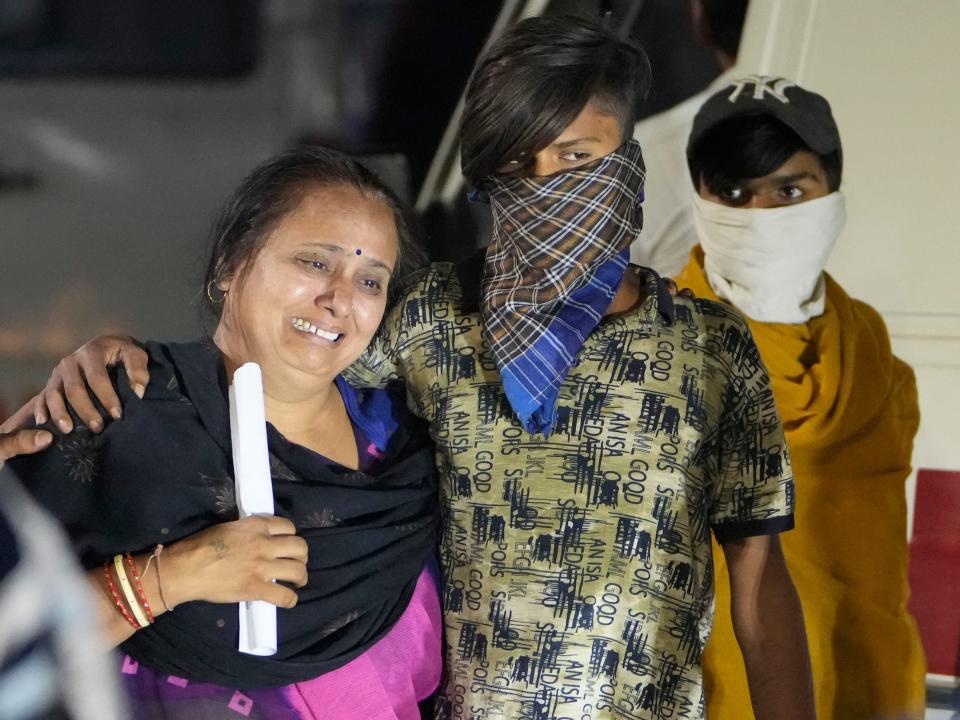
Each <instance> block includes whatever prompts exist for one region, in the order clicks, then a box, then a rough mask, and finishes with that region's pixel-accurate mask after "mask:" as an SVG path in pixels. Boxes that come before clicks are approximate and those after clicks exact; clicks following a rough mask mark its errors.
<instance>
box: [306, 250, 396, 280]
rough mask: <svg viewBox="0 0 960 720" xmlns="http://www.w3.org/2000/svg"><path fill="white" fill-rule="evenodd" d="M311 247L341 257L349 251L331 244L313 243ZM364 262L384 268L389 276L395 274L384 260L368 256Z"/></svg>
mask: <svg viewBox="0 0 960 720" xmlns="http://www.w3.org/2000/svg"><path fill="white" fill-rule="evenodd" d="M311 247H315V248H321V249H323V250H329V251H330V252H335V253H340V254H341V255H347V254H348V253H347V250H346V249H345V248H343V247H341V246H340V245H331V244H329V243H313V244H312V245H311ZM363 262H364V263H365V264H367V265H370V266H371V267H376V268H383V269H384V270H386V271H387V274H388V275H389V274H390V273H392V272H393V268H391V267H390V266H389V265H387V264H386V263H385V262H383V261H382V260H376V259H375V258H372V257H369V256H367V257H364V258H363Z"/></svg>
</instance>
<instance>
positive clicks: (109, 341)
mask: <svg viewBox="0 0 960 720" xmlns="http://www.w3.org/2000/svg"><path fill="white" fill-rule="evenodd" d="M117 363H123V366H124V368H126V371H127V378H128V380H129V382H130V388H131V389H132V390H133V391H134V392H135V393H136V394H137V395H138V396H139V397H143V393H144V389H145V388H146V387H147V382H148V381H149V379H150V375H149V373H148V372H147V353H146V352H145V351H144V350H143V348H141V347H140V346H139V345H137V344H136V342H135V341H134V340H133V338H131V337H128V336H126V335H101V336H99V337H97V338H94V339H93V340H91V341H90V342H88V343H85V344H84V345H81V346H80V347H79V348H78V349H77V350H74V351H73V353H71V354H70V355H68V356H67V357H65V358H63V360H61V361H60V362H59V364H58V365H57V367H56V368H54V370H53V372H52V373H51V375H50V379H49V380H47V385H46V387H45V388H44V389H43V391H41V392H40V394H39V395H37V396H36V397H35V398H34V399H33V400H32V401H31V403H32V406H33V407H32V412H33V417H34V419H35V420H36V422H37V425H42V424H43V423H45V422H46V421H47V418H48V417H52V418H53V421H54V422H55V423H56V424H57V427H59V428H60V430H61V431H62V432H65V433H68V432H70V431H71V430H73V420H72V419H71V418H70V413H68V412H67V407H66V402H69V403H70V406H71V407H72V408H73V409H74V411H75V412H76V413H77V415H78V416H79V417H80V419H81V420H82V421H83V424H84V425H86V426H87V427H88V428H90V429H91V430H93V432H100V431H101V430H103V420H102V419H101V417H100V413H99V412H98V411H97V409H96V408H95V407H94V405H93V402H92V400H91V398H90V394H91V392H92V393H93V395H94V396H95V397H96V398H97V400H99V401H100V404H101V405H102V406H103V407H105V408H106V409H107V412H109V413H110V415H111V416H112V417H113V418H119V417H120V415H121V412H122V410H121V407H120V398H118V397H117V393H116V392H114V389H113V383H112V382H110V376H109V375H108V374H107V368H108V367H109V366H111V365H116V364H117ZM28 405H29V403H28ZM19 415H20V413H19V412H18V413H17V416H19Z"/></svg>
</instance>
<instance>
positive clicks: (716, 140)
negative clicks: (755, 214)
mask: <svg viewBox="0 0 960 720" xmlns="http://www.w3.org/2000/svg"><path fill="white" fill-rule="evenodd" d="M800 151H806V152H813V150H811V148H810V146H809V145H807V144H806V143H805V142H804V141H803V140H802V139H801V138H800V136H799V135H797V133H795V132H794V131H793V130H791V129H790V128H789V127H788V126H787V125H786V124H784V123H783V122H781V121H780V120H777V119H776V118H774V117H771V116H770V115H741V116H738V117H733V118H730V119H728V120H724V121H723V122H721V123H718V124H717V125H715V126H714V127H712V128H710V129H709V130H708V131H707V132H706V133H704V135H703V137H701V138H700V140H698V141H697V144H696V145H695V146H694V148H693V150H692V151H691V153H690V156H689V157H688V159H687V163H688V165H689V168H690V177H691V179H692V180H693V185H694V187H695V188H699V187H700V184H701V183H703V184H704V185H705V186H706V187H707V189H708V190H710V192H712V193H714V194H716V193H718V192H719V191H720V190H721V189H722V188H725V187H729V186H731V185H735V184H737V183H740V182H742V181H743V180H749V179H752V178H758V177H763V176H764V175H769V174H770V173H772V172H773V171H774V170H776V169H777V168H778V167H780V166H781V165H783V164H784V163H785V162H786V161H787V160H789V159H790V157H791V156H792V155H793V154H794V153H797V152H800ZM814 154H815V155H816V156H817V157H818V158H819V159H820V162H821V164H822V165H823V170H824V174H825V175H826V181H827V187H828V189H829V190H830V192H833V191H834V190H837V189H838V188H839V187H840V179H841V164H840V155H839V153H836V152H832V153H828V154H826V155H821V154H819V153H814Z"/></svg>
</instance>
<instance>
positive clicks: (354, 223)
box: [217, 185, 398, 379]
mask: <svg viewBox="0 0 960 720" xmlns="http://www.w3.org/2000/svg"><path fill="white" fill-rule="evenodd" d="M397 253H398V241H397V229H396V223H395V221H394V216H393V212H392V210H391V209H390V208H389V207H388V206H387V204H386V203H384V202H383V201H381V200H375V199H371V198H368V197H365V196H363V195H362V194H361V193H360V192H359V191H358V190H356V189H355V188H353V187H351V186H347V185H337V186H332V187H323V188H317V189H314V190H310V191H308V192H307V193H306V194H305V195H304V197H303V199H302V200H301V201H300V203H299V204H298V205H297V207H296V208H295V209H294V210H293V211H291V212H290V213H289V214H288V215H286V216H285V217H284V218H283V219H282V220H281V221H280V223H279V224H278V225H277V227H276V228H275V229H274V231H273V232H272V233H271V234H270V236H269V237H268V238H267V240H266V242H265V243H264V246H263V248H262V249H261V250H260V252H259V253H258V254H257V255H256V257H255V258H253V259H252V261H251V264H250V265H249V267H244V268H241V269H240V270H239V271H238V272H237V273H235V275H234V276H233V277H231V278H229V279H228V280H225V281H224V282H222V283H221V284H220V289H221V290H224V291H226V292H227V295H226V299H225V305H224V310H223V314H222V316H221V320H220V327H219V328H218V330H217V340H218V344H220V341H221V340H225V341H226V343H227V345H229V346H230V348H231V351H232V352H233V353H236V354H237V355H242V356H243V357H242V358H239V357H238V358H235V359H242V360H244V361H249V360H252V361H254V362H257V363H259V364H260V365H261V367H262V368H263V369H264V374H265V375H269V373H271V372H277V371H278V372H281V373H283V374H284V375H288V374H290V373H291V371H292V372H293V373H296V372H302V373H307V374H310V375H314V376H316V375H320V376H323V377H324V379H326V378H327V377H328V376H329V378H332V377H333V376H334V375H336V374H337V373H339V372H340V371H342V370H343V369H344V368H346V367H347V366H348V365H350V364H351V363H352V362H353V361H354V360H356V359H357V358H358V357H359V356H360V354H361V353H362V352H363V350H364V349H365V348H366V347H367V345H368V344H369V343H370V341H371V340H372V338H373V335H374V333H376V331H377V327H378V326H379V324H380V321H381V319H382V318H383V313H384V309H385V306H386V300H387V285H388V283H389V281H390V275H391V273H392V272H393V268H394V266H395V265H396V263H397ZM221 347H222V346H221ZM224 349H226V348H224ZM228 352H230V351H228Z"/></svg>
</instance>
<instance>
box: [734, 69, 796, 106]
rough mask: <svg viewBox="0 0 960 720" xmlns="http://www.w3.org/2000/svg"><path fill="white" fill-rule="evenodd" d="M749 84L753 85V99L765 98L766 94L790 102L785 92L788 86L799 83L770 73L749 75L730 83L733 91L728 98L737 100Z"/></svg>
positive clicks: (794, 85)
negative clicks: (771, 75) (772, 75)
mask: <svg viewBox="0 0 960 720" xmlns="http://www.w3.org/2000/svg"><path fill="white" fill-rule="evenodd" d="M747 85H753V99H754V100H763V96H764V94H769V95H772V96H773V97H775V98H776V99H777V100H779V101H780V102H782V103H789V102H790V99H789V98H788V97H787V96H786V95H785V94H784V91H785V90H786V89H787V88H791V87H796V86H797V84H796V83H795V82H793V81H791V80H787V79H786V78H777V77H770V76H769V75H747V77H745V78H740V79H739V80H734V81H733V82H732V83H730V86H731V87H732V88H733V92H732V93H730V97H728V98H727V100H729V101H730V102H732V103H735V102H736V101H737V98H739V97H740V93H742V92H743V89H744V88H745V87H746V86H747Z"/></svg>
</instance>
